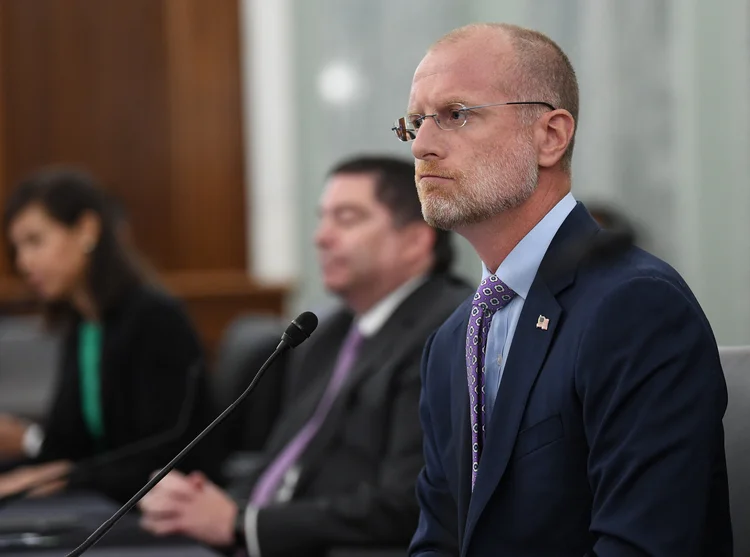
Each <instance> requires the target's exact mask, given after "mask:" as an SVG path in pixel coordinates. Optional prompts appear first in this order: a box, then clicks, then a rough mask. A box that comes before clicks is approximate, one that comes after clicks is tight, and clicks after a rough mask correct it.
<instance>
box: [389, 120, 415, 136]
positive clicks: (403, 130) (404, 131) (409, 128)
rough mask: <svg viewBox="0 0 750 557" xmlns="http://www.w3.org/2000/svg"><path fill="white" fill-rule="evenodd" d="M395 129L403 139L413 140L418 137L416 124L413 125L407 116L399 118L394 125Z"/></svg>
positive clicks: (397, 134)
mask: <svg viewBox="0 0 750 557" xmlns="http://www.w3.org/2000/svg"><path fill="white" fill-rule="evenodd" d="M392 129H393V131H394V133H395V134H396V137H398V138H399V139H400V140H401V141H411V140H413V139H414V138H415V137H417V132H416V130H415V129H414V126H413V125H411V124H410V123H409V122H408V121H407V120H406V119H405V118H399V119H398V120H396V123H395V124H394V126H393V128H392Z"/></svg>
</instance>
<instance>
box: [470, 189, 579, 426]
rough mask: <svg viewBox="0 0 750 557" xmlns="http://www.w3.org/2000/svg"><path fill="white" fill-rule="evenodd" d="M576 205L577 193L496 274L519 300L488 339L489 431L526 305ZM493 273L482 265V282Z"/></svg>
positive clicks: (565, 199) (502, 312)
mask: <svg viewBox="0 0 750 557" xmlns="http://www.w3.org/2000/svg"><path fill="white" fill-rule="evenodd" d="M575 206H576V200H575V199H574V198H573V194H572V193H568V194H567V195H566V196H565V197H563V198H562V199H561V200H560V201H559V202H558V203H557V205H555V206H554V207H553V208H552V210H551V211H550V212H549V213H547V214H546V215H545V217H544V218H543V219H542V220H541V221H539V223H538V224H537V225H536V226H535V227H534V228H532V229H531V231H530V232H529V233H528V234H526V236H524V238H523V239H522V240H521V241H520V242H518V244H517V245H516V247H515V248H513V251H511V252H510V253H509V254H508V256H507V257H506V258H505V260H504V261H503V262H502V263H501V264H500V267H498V268H497V271H495V274H496V275H497V276H498V278H499V279H500V280H502V281H503V282H504V283H505V284H507V285H508V286H509V287H510V288H511V289H512V290H513V291H514V292H515V293H516V297H515V298H513V300H512V301H511V302H510V303H509V304H508V305H507V306H505V307H504V308H503V309H501V310H500V311H498V312H497V313H495V316H494V317H493V318H492V324H491V325H490V330H489V336H488V338H487V352H486V356H485V361H484V369H485V388H484V392H485V398H484V406H485V413H486V414H485V415H486V416H487V421H486V423H487V424H488V425H487V428H489V424H490V417H491V416H492V409H493V408H494V407H495V399H496V398H497V391H498V389H499V388H500V381H501V380H502V378H503V371H504V369H505V362H506V360H507V358H508V353H509V352H510V346H511V343H512V342H513V335H514V333H515V332H516V325H517V324H518V318H519V317H520V316H521V310H522V309H523V304H524V303H525V302H526V298H527V297H528V295H529V290H530V289H531V285H532V283H533V282H534V277H535V276H536V272H537V270H538V269H539V265H540V264H541V263H542V259H543V258H544V254H545V253H547V248H548V247H549V245H550V242H552V238H554V236H555V234H557V231H558V230H559V229H560V226H561V225H562V223H563V221H564V220H565V219H566V218H567V216H568V215H569V214H570V212H571V211H572V210H573V209H574V208H575ZM491 274H492V272H491V271H490V270H488V269H487V266H486V265H485V264H484V263H482V279H485V278H487V277H488V276H490V275H491Z"/></svg>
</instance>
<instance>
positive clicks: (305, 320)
mask: <svg viewBox="0 0 750 557" xmlns="http://www.w3.org/2000/svg"><path fill="white" fill-rule="evenodd" d="M317 326H318V318H317V316H316V315H315V314H314V313H312V312H310V311H306V312H304V313H301V314H300V315H299V316H297V318H296V319H294V320H293V321H292V322H291V323H290V324H289V326H288V327H287V328H286V331H284V334H283V335H282V336H281V342H279V345H278V346H277V347H276V349H275V350H274V351H273V354H271V355H270V356H269V357H268V359H267V360H266V361H265V363H264V364H263V365H262V366H261V368H260V369H259V370H258V373H256V374H255V377H253V380H252V381H251V382H250V385H248V386H247V388H246V389H245V390H244V391H243V392H242V394H241V395H240V396H239V397H237V400H235V401H234V402H233V403H232V404H230V405H229V406H228V407H227V408H226V410H224V411H223V412H222V413H221V414H219V415H218V416H217V417H216V419H214V421H212V422H211V423H210V424H209V425H208V426H207V427H206V428H205V429H204V430H203V431H201V432H200V433H199V434H198V436H197V437H196V438H195V439H193V440H192V441H191V442H190V443H188V445H187V446H186V447H185V448H184V449H182V450H181V451H180V452H179V453H178V454H177V456H175V457H174V458H173V459H172V460H171V461H170V462H169V463H168V464H167V465H166V466H164V468H162V469H161V470H159V471H158V472H157V473H156V474H155V475H154V476H153V477H152V478H151V479H150V480H149V481H148V482H147V483H146V485H144V486H143V487H142V488H141V489H140V490H139V491H138V492H137V493H136V494H135V495H133V497H131V498H130V500H129V501H128V502H127V503H125V504H124V505H123V506H122V507H120V509H119V510H118V511H117V512H116V513H115V514H113V515H112V516H111V517H110V518H109V519H107V520H106V521H105V522H104V523H103V524H102V525H101V526H99V528H97V529H96V530H95V531H94V533H93V534H91V535H90V536H89V537H88V538H87V539H86V541H84V542H83V543H82V544H81V545H79V546H78V547H77V548H76V549H74V550H73V551H71V552H70V553H68V555H67V557H79V556H80V555H81V554H83V552H84V551H86V550H87V549H89V548H90V547H91V546H93V545H94V544H95V543H96V542H98V541H99V540H100V539H102V537H104V535H105V534H106V533H107V532H109V530H110V529H111V528H112V527H113V526H114V525H115V524H116V523H117V521H118V520H120V519H121V518H122V517H123V516H124V515H125V514H127V513H128V512H129V511H130V510H131V509H132V508H133V507H134V506H135V505H136V504H137V503H138V501H140V500H141V499H142V498H143V496H144V495H146V493H148V492H149V491H151V489H152V488H153V487H154V486H155V485H156V484H158V483H159V482H160V481H161V480H163V479H164V477H165V476H166V475H167V474H169V472H171V471H172V470H173V469H174V467H175V466H176V465H177V464H178V463H179V462H180V460H182V458H183V457H184V456H185V455H186V454H187V453H189V452H190V451H191V450H192V449H193V447H195V445H197V444H198V443H200V441H201V440H202V439H203V438H204V437H205V436H206V435H208V434H209V433H211V431H212V430H213V429H214V428H215V427H216V426H218V425H219V424H220V423H221V422H223V421H224V420H225V419H226V418H227V417H228V416H229V415H230V414H231V413H232V412H234V411H235V409H236V408H237V406H239V405H240V404H241V403H242V401H243V400H245V398H246V397H247V396H248V395H249V394H250V393H251V392H252V391H253V390H254V389H255V386H256V385H257V384H258V381H259V380H260V378H261V377H262V376H263V374H264V373H265V372H266V370H267V369H268V368H269V367H270V366H271V364H272V363H273V362H274V361H275V360H276V358H278V357H279V356H280V355H281V354H283V353H284V352H286V351H287V350H289V349H291V348H296V347H297V346H299V345H300V344H302V343H303V342H304V341H305V340H307V339H308V338H310V335H311V334H312V333H313V332H314V331H315V328H316V327H317Z"/></svg>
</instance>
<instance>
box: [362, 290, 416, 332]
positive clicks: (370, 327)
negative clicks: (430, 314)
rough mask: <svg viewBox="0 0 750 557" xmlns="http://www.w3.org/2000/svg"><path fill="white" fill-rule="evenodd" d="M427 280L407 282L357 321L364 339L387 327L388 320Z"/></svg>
mask: <svg viewBox="0 0 750 557" xmlns="http://www.w3.org/2000/svg"><path fill="white" fill-rule="evenodd" d="M425 280H427V277H425V276H419V277H415V278H413V279H410V280H408V281H406V282H405V283H404V284H402V285H401V286H399V287H398V288H396V290H394V291H393V292H391V293H390V294H388V295H387V296H386V297H385V298H383V299H381V300H380V301H379V302H378V303H376V304H375V305H374V306H372V307H371V308H370V309H369V310H367V311H366V312H364V313H363V314H362V315H360V316H358V317H357V318H356V319H355V322H356V325H357V328H358V329H359V332H360V333H361V334H362V336H364V337H371V336H374V335H375V334H376V333H377V332H378V331H379V330H380V328H381V327H382V326H383V325H385V322H386V321H388V318H389V317H390V316H391V315H392V314H393V312H395V311H396V309H397V308H398V306H400V305H401V302H403V301H404V300H405V299H406V298H408V297H409V295H410V294H411V293H412V292H414V291H415V290H416V289H417V288H419V287H420V286H421V285H422V283H424V282H425Z"/></svg>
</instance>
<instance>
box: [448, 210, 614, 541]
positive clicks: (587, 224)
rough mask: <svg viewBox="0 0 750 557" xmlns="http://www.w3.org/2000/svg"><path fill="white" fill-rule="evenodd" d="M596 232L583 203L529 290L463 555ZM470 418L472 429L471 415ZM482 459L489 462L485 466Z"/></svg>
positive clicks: (471, 508)
mask: <svg viewBox="0 0 750 557" xmlns="http://www.w3.org/2000/svg"><path fill="white" fill-rule="evenodd" d="M597 231H599V227H598V226H597V225H596V223H595V222H594V221H593V219H592V218H591V216H590V215H589V214H588V212H587V211H586V209H585V207H583V205H582V204H581V203H578V205H577V206H576V207H575V208H574V209H573V211H572V212H571V213H570V215H568V218H567V219H566V220H565V221H564V222H563V224H562V226H561V227H560V230H558V232H557V234H556V235H555V237H554V239H553V240H552V243H551V244H550V247H549V249H548V250H547V253H546V254H545V256H544V259H543V260H542V264H541V265H540V267H539V271H538V272H537V276H536V278H535V279H534V283H533V284H532V286H531V289H530V290H529V296H528V298H527V299H526V301H525V302H524V306H523V310H522V311H521V315H520V317H519V319H518V324H517V326H516V332H515V334H514V337H513V341H512V344H511V348H510V352H509V354H508V360H507V363H506V366H505V369H504V372H503V377H502V381H501V384H500V389H499V391H498V394H497V400H496V402H495V407H494V410H493V414H492V416H491V417H490V419H489V421H488V424H489V425H488V428H487V431H488V435H487V439H486V441H485V445H484V450H483V453H482V460H481V461H480V465H479V473H478V475H477V482H476V485H475V486H474V493H473V494H472V496H471V501H470V503H469V510H468V517H467V521H466V534H465V536H464V538H463V540H462V554H466V552H467V551H468V547H469V543H470V540H471V536H472V533H473V531H474V528H475V526H476V524H477V521H478V520H479V517H480V516H481V514H482V511H483V510H484V508H485V506H486V505H487V503H488V501H489V500H490V498H491V497H492V495H493V494H494V492H495V490H496V489H497V487H498V484H499V483H500V480H501V479H502V477H503V475H504V474H505V470H506V469H507V466H508V461H509V460H510V456H511V453H512V452H513V447H514V445H515V441H516V436H517V435H518V430H519V427H520V425H521V420H522V419H523V414H524V411H525V409H526V402H527V400H528V398H529V394H530V393H531V390H532V388H533V386H534V383H535V382H536V378H537V376H538V375H539V372H540V371H541V369H542V366H543V365H544V361H545V359H546V357H547V352H548V351H549V348H550V346H551V344H552V341H553V340H554V338H555V332H556V330H557V327H558V325H559V323H560V320H561V319H562V316H563V310H562V308H561V307H560V304H559V303H558V302H557V299H556V296H557V295H558V294H559V293H560V292H562V291H563V290H565V289H566V288H567V287H568V286H570V285H571V284H573V282H574V280H575V274H576V272H577V268H578V265H579V263H580V259H581V257H582V256H583V255H584V252H585V250H584V249H579V248H581V246H585V245H586V243H587V242H589V241H590V239H591V237H592V236H593V235H594V234H596V232H597ZM540 317H541V318H543V319H544V318H546V319H548V320H549V321H548V322H547V323H546V327H547V328H546V329H544V328H542V327H537V322H538V321H539V318H540ZM462 354H463V352H462ZM466 397H468V393H467V394H466ZM467 412H468V409H467ZM466 421H467V426H466V428H468V427H469V426H468V417H467V420H466ZM482 462H487V463H489V464H488V465H485V466H483V465H482ZM469 489H471V488H470V487H469Z"/></svg>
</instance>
